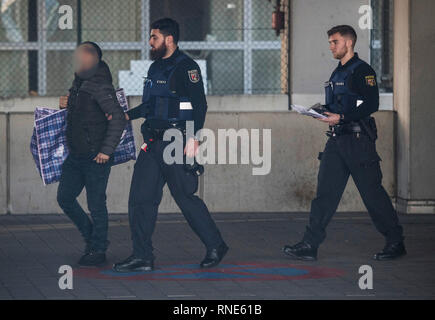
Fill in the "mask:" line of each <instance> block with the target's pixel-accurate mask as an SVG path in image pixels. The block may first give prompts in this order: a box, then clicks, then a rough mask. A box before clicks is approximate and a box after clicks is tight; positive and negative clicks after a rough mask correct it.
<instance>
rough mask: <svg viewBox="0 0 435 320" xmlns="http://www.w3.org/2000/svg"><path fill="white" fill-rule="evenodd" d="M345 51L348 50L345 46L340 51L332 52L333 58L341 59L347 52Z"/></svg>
mask: <svg viewBox="0 0 435 320" xmlns="http://www.w3.org/2000/svg"><path fill="white" fill-rule="evenodd" d="M347 52H348V50H347V48H346V49H344V50H343V51H341V52H336V53H335V54H334V58H335V59H338V60H341V59H342V58H343V57H344V56H345V55H346V54H347Z"/></svg>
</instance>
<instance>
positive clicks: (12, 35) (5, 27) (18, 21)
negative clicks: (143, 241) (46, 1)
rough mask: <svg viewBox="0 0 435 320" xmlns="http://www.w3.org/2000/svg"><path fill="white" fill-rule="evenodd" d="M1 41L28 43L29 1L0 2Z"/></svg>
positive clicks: (10, 0) (12, 0)
mask: <svg viewBox="0 0 435 320" xmlns="http://www.w3.org/2000/svg"><path fill="white" fill-rule="evenodd" d="M0 3H1V8H0V20H1V21H0V41H4V42H24V41H28V36H27V29H28V21H29V19H28V18H29V16H28V10H29V6H28V1H18V0H9V1H0Z"/></svg>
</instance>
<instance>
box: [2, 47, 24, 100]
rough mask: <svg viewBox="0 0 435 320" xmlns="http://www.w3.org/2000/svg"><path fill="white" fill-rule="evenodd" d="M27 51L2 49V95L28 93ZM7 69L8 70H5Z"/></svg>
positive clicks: (22, 94) (17, 95)
mask: <svg viewBox="0 0 435 320" xmlns="http://www.w3.org/2000/svg"><path fill="white" fill-rule="evenodd" d="M27 60H28V57H27V51H0V70H1V72H0V97H19V96H25V95H27V93H28V90H29V85H28V69H29V68H28V64H27ZM4 70H7V72H3V71H4Z"/></svg>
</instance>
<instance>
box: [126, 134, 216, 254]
mask: <svg viewBox="0 0 435 320" xmlns="http://www.w3.org/2000/svg"><path fill="white" fill-rule="evenodd" d="M168 143H169V142H166V141H162V140H156V141H154V142H153V143H152V144H151V146H150V147H149V148H148V149H147V151H146V152H145V151H144V150H141V151H140V153H139V156H138V159H137V160H136V163H135V165H134V172H133V177H132V180H131V187H130V195H129V200H128V216H129V222H130V229H131V239H132V242H133V254H134V255H135V256H136V257H138V258H143V259H150V260H152V259H153V258H154V256H153V254H152V252H153V246H152V241H151V237H152V235H153V232H154V228H155V224H156V219H157V212H158V208H159V204H160V202H161V200H162V195H163V187H164V185H165V184H166V183H167V184H168V187H169V191H170V193H171V195H172V197H173V198H174V200H175V202H176V204H177V205H178V207H179V208H180V209H181V212H182V213H183V215H184V217H185V218H186V220H187V222H188V224H189V225H190V227H191V228H192V230H193V231H194V232H195V233H196V235H197V236H198V237H199V238H200V240H201V241H202V242H203V243H204V245H205V247H206V248H207V250H211V249H214V248H217V247H218V246H219V245H220V244H221V243H222V242H223V240H222V237H221V234H220V232H219V230H218V228H217V226H216V224H215V223H214V221H213V219H212V218H211V216H210V213H209V211H208V209H207V206H206V205H205V204H204V202H203V201H202V200H201V199H200V198H199V197H197V196H196V195H195V192H196V191H197V189H198V176H197V175H195V174H194V173H192V172H189V171H186V170H185V169H184V165H183V164H167V163H165V161H164V160H163V150H164V148H165V147H166V146H167V145H168Z"/></svg>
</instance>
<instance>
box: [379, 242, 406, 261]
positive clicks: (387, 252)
mask: <svg viewBox="0 0 435 320" xmlns="http://www.w3.org/2000/svg"><path fill="white" fill-rule="evenodd" d="M405 254H406V249H405V244H404V243H403V241H401V242H396V243H391V244H387V245H386V246H385V248H384V250H382V251H381V252H378V253H376V254H375V255H374V256H373V259H375V260H378V261H385V260H393V259H396V258H399V257H401V256H404V255H405Z"/></svg>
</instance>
